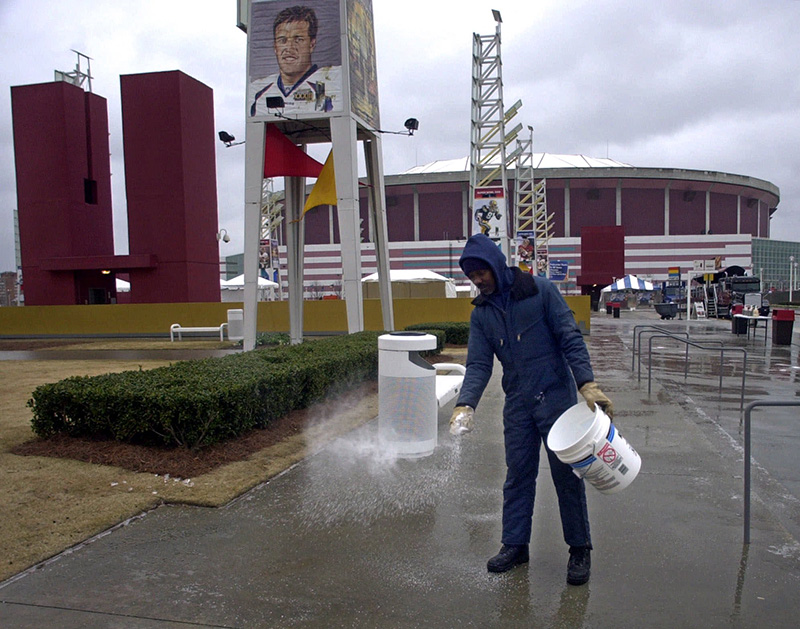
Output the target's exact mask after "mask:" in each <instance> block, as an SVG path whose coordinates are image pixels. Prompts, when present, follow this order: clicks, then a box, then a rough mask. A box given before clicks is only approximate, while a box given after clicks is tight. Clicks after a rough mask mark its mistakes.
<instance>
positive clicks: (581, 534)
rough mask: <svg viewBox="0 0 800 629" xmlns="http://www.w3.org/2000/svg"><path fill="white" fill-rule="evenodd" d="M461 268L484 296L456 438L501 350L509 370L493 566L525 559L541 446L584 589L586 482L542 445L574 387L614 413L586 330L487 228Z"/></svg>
mask: <svg viewBox="0 0 800 629" xmlns="http://www.w3.org/2000/svg"><path fill="white" fill-rule="evenodd" d="M459 264H460V266H461V269H462V270H463V271H464V273H465V274H466V275H467V277H469V279H470V280H471V281H472V283H473V284H475V286H476V287H477V288H478V290H480V295H478V297H476V298H475V300H474V301H473V302H472V303H473V304H474V305H475V309H474V310H473V311H472V316H471V319H470V332H469V346H468V350H467V373H466V375H465V376H464V383H463V385H462V388H461V394H460V395H459V398H458V403H457V404H456V408H455V409H454V410H453V416H452V417H451V419H450V432H451V433H452V434H454V435H459V434H461V433H464V432H469V431H470V430H471V429H472V421H473V416H474V412H475V411H474V409H475V408H476V407H477V405H478V402H479V400H480V398H481V395H482V394H483V391H484V389H485V388H486V384H487V383H488V382H489V377H490V376H491V375H492V366H493V363H494V357H495V356H497V358H498V360H499V361H500V363H501V364H502V366H503V381H502V383H503V391H504V392H505V395H506V399H505V405H504V408H503V433H504V441H505V452H506V466H507V473H506V481H505V484H504V485H503V536H502V548H501V549H500V552H499V553H498V554H497V555H495V556H494V557H492V558H491V559H489V561H488V563H487V568H488V570H489V572H506V571H507V570H510V569H511V568H513V567H514V566H517V565H520V564H523V563H527V562H528V556H529V555H528V544H529V542H530V537H531V519H532V517H533V503H534V498H535V495H536V475H537V473H538V469H539V451H540V447H541V444H542V443H543V442H544V443H545V449H546V451H547V457H548V459H549V461H550V471H551V475H552V477H553V483H554V484H555V488H556V493H557V494H558V506H559V511H560V514H561V526H562V529H563V533H564V541H565V542H566V543H567V544H568V545H569V554H570V557H569V562H568V564H567V582H568V583H569V584H571V585H582V584H584V583H586V582H588V581H589V574H590V570H591V556H590V551H591V549H592V542H591V537H590V535H589V515H588V512H587V508H586V493H585V488H584V483H583V479H581V478H578V477H577V476H576V475H575V474H574V473H573V472H572V468H571V467H570V466H569V465H567V464H566V463H562V462H561V461H560V460H559V459H558V457H557V456H556V455H555V454H554V453H553V452H552V451H551V450H550V449H548V448H547V447H546V444H547V435H548V433H549V431H550V428H552V426H553V424H554V423H555V421H556V419H558V417H559V416H560V415H561V414H562V413H563V412H564V411H566V410H567V409H568V408H570V407H571V406H573V405H574V404H576V403H577V399H578V398H577V394H576V384H577V388H578V389H579V390H580V392H581V395H583V397H584V398H585V399H586V403H587V404H588V405H589V407H590V408H591V409H592V410H594V409H595V405H596V404H599V405H600V406H601V407H602V408H604V410H605V412H606V414H608V415H609V416H611V415H612V413H613V410H612V406H611V401H610V400H609V399H608V398H607V397H606V396H605V395H604V394H603V392H602V391H601V390H600V388H599V387H598V386H597V384H596V383H595V382H594V374H593V373H592V367H591V364H590V362H589V352H588V351H587V349H586V344H585V343H584V342H583V336H582V335H581V333H580V330H578V327H577V325H576V324H575V319H574V317H573V316H572V311H571V310H570V309H569V306H567V303H566V302H565V301H564V298H563V297H562V296H561V293H560V292H559V290H558V288H557V287H556V286H555V285H554V284H552V283H551V282H550V281H549V280H547V279H545V278H543V277H538V276H535V275H529V274H527V273H523V272H522V271H521V270H520V269H518V268H511V267H509V266H508V265H507V264H506V258H505V256H504V255H503V253H502V251H500V249H499V248H498V247H497V245H496V244H495V243H494V242H492V240H491V239H490V238H488V237H487V236H485V235H483V234H478V235H476V236H472V237H471V238H470V239H469V240H468V241H467V244H466V245H465V246H464V251H463V253H462V255H461V259H460V260H459Z"/></svg>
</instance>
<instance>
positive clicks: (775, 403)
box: [744, 400, 800, 544]
mask: <svg viewBox="0 0 800 629" xmlns="http://www.w3.org/2000/svg"><path fill="white" fill-rule="evenodd" d="M758 406H800V401H788V400H787V401H773V402H771V401H769V400H756V401H755V402H750V404H748V405H747V408H745V409H744V543H745V544H749V543H750V451H751V447H750V414H751V412H752V411H753V409H754V408H756V407H758Z"/></svg>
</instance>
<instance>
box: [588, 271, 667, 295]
mask: <svg viewBox="0 0 800 629" xmlns="http://www.w3.org/2000/svg"><path fill="white" fill-rule="evenodd" d="M637 290H641V291H648V290H654V287H653V282H650V281H648V280H642V279H639V278H638V277H636V276H635V275H626V276H625V277H621V278H619V279H618V280H617V281H616V282H614V283H613V284H609V285H608V286H606V287H605V288H604V289H603V290H601V291H600V292H602V293H607V292H611V291H616V292H623V291H637Z"/></svg>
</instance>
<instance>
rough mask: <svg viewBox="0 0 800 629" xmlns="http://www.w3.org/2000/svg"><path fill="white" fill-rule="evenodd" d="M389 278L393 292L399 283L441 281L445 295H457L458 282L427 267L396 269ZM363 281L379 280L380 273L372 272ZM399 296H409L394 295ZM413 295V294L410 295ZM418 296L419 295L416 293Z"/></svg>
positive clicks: (430, 295)
mask: <svg viewBox="0 0 800 629" xmlns="http://www.w3.org/2000/svg"><path fill="white" fill-rule="evenodd" d="M389 280H390V281H391V282H392V292H393V293H395V292H397V291H395V288H396V287H397V286H398V285H399V284H433V285H437V286H438V285H439V284H440V283H441V284H443V286H444V291H443V293H444V296H445V297H456V296H457V295H456V284H455V282H454V281H453V280H451V279H450V278H447V277H445V276H444V275H439V274H438V273H435V272H434V271H429V270H427V269H419V270H410V269H394V270H391V271H389ZM361 282H362V283H368V284H373V283H377V282H378V274H377V273H372V274H370V275H367V276H365V277H362V278H361ZM398 296H407V295H394V294H393V297H398ZM408 296H411V295H408ZM414 296H417V295H414ZM418 296H422V297H433V296H435V295H433V294H421V295H418Z"/></svg>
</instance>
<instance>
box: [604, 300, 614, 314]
mask: <svg viewBox="0 0 800 629" xmlns="http://www.w3.org/2000/svg"><path fill="white" fill-rule="evenodd" d="M613 309H614V306H613V305H612V303H611V302H610V301H609V302H607V303H606V314H611V311H612V310H613Z"/></svg>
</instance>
